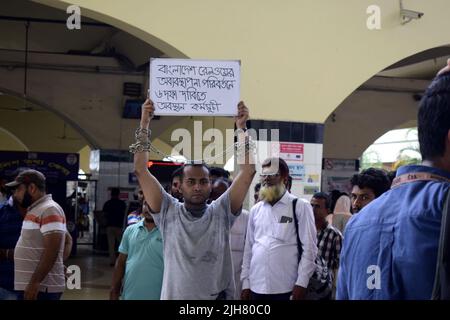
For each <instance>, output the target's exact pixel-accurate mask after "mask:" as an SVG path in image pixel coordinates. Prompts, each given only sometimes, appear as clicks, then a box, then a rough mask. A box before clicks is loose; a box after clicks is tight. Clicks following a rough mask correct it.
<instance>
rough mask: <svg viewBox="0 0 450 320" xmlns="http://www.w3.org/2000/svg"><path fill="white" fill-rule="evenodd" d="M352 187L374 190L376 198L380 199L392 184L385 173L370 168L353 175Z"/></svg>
mask: <svg viewBox="0 0 450 320" xmlns="http://www.w3.org/2000/svg"><path fill="white" fill-rule="evenodd" d="M350 182H351V184H352V186H358V187H359V188H361V189H362V188H369V189H372V191H373V193H374V194H375V198H378V197H379V196H380V195H382V194H383V193H384V192H386V191H388V190H389V188H390V187H391V182H390V180H389V178H388V176H387V174H386V172H385V171H383V170H381V169H375V168H369V169H366V170H363V171H361V173H357V174H355V175H353V177H352V179H351V180H350Z"/></svg>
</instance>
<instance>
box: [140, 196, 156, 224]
mask: <svg viewBox="0 0 450 320" xmlns="http://www.w3.org/2000/svg"><path fill="white" fill-rule="evenodd" d="M142 215H143V216H144V219H145V221H147V222H149V223H153V222H154V220H153V216H152V215H151V214H150V209H149V208H148V205H147V202H145V201H144V203H143V204H142Z"/></svg>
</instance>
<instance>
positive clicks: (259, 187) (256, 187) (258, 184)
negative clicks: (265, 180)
mask: <svg viewBox="0 0 450 320" xmlns="http://www.w3.org/2000/svg"><path fill="white" fill-rule="evenodd" d="M260 189H261V182H258V183H257V184H255V193H256V192H259V190H260Z"/></svg>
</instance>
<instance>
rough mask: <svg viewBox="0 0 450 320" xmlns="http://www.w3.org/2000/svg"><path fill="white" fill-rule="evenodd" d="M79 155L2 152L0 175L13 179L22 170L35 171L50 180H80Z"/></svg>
mask: <svg viewBox="0 0 450 320" xmlns="http://www.w3.org/2000/svg"><path fill="white" fill-rule="evenodd" d="M79 167H80V157H79V155H78V154H77V153H48V152H18V151H0V174H1V175H2V176H4V177H7V178H12V177H13V176H14V175H16V174H17V171H18V170H21V169H35V170H38V171H40V172H42V173H43V174H44V175H45V177H46V178H47V179H49V180H60V181H68V180H78V170H79Z"/></svg>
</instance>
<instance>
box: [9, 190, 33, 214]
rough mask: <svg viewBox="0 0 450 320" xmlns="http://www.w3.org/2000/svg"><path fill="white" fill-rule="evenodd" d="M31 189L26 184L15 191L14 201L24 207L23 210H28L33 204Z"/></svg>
mask: <svg viewBox="0 0 450 320" xmlns="http://www.w3.org/2000/svg"><path fill="white" fill-rule="evenodd" d="M30 189H31V188H30V186H28V187H27V186H25V185H24V184H20V185H18V186H17V188H15V189H14V193H13V198H14V201H15V202H16V203H18V204H19V205H20V206H22V208H28V207H29V206H30V205H31V204H32V203H33V200H32V198H31V195H30Z"/></svg>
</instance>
